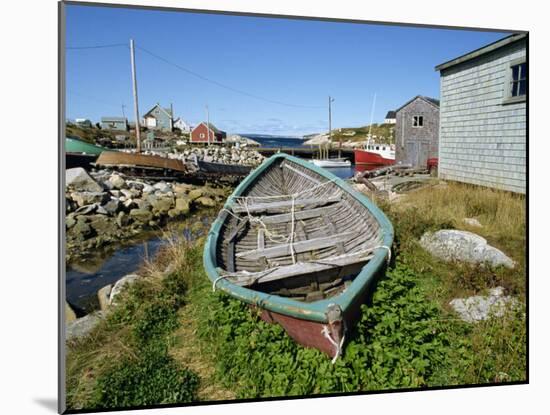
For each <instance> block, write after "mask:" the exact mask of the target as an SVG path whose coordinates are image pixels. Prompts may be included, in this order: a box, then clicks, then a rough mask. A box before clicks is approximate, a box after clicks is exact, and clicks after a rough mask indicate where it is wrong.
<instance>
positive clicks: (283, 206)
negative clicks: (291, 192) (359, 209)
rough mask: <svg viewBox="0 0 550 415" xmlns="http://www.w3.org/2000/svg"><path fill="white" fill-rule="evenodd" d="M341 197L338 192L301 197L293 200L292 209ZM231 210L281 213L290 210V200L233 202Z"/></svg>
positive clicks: (312, 206) (236, 211)
mask: <svg viewBox="0 0 550 415" xmlns="http://www.w3.org/2000/svg"><path fill="white" fill-rule="evenodd" d="M341 198H342V195H341V193H338V194H336V195H334V196H330V197H327V198H324V199H319V198H303V199H295V200H294V209H295V210H299V209H304V208H314V207H318V206H326V205H328V204H331V203H335V202H339V201H340V200H341ZM231 210H232V211H233V212H234V213H247V212H250V213H258V212H267V213H282V212H290V211H291V210H292V200H281V201H271V202H260V203H248V204H247V205H246V206H242V205H240V204H235V205H233V206H232V207H231Z"/></svg>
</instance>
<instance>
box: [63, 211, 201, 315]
mask: <svg viewBox="0 0 550 415" xmlns="http://www.w3.org/2000/svg"><path fill="white" fill-rule="evenodd" d="M196 219H197V221H200V222H202V225H203V226H202V228H201V229H200V230H198V231H195V232H193V231H191V229H190V226H192V225H193V224H194V222H193V221H188V225H187V222H186V226H184V227H181V228H178V229H177V230H174V231H173V232H174V233H176V234H180V235H183V237H185V238H186V239H187V240H192V239H194V238H197V237H199V236H201V235H204V234H205V233H206V232H207V231H208V228H209V227H210V222H211V218H209V217H206V216H202V217H200V216H197V218H196ZM195 222H196V221H195ZM176 236H177V235H176ZM167 243H168V239H167V238H166V236H165V235H162V234H161V232H149V233H147V234H145V235H142V236H141V238H140V239H139V240H137V239H136V240H134V241H129V242H125V243H124V244H123V245H121V246H120V247H118V248H115V249H114V250H113V249H109V250H99V251H98V252H97V253H96V255H94V256H93V257H90V258H86V259H85V260H80V261H75V262H72V263H69V264H67V265H66V297H67V300H68V301H69V303H70V304H71V305H73V306H75V307H76V308H77V309H79V310H80V311H81V312H83V313H89V312H91V311H94V310H95V309H97V308H98V306H99V303H98V300H97V291H98V290H99V289H100V288H103V287H105V286H106V285H108V284H114V283H115V282H116V281H118V280H119V279H120V278H122V277H124V276H125V275H127V274H131V273H133V272H136V271H137V270H138V269H139V268H140V267H141V266H142V265H143V263H144V261H146V260H149V259H152V258H154V256H155V255H156V254H157V252H158V251H159V249H160V248H161V247H162V246H164V245H166V244H167Z"/></svg>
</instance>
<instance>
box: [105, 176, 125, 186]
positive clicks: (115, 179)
mask: <svg viewBox="0 0 550 415" xmlns="http://www.w3.org/2000/svg"><path fill="white" fill-rule="evenodd" d="M108 181H109V183H111V185H112V186H113V188H114V189H124V188H125V187H126V181H124V179H123V178H122V177H121V176H119V175H118V174H113V175H111V177H109V180H108Z"/></svg>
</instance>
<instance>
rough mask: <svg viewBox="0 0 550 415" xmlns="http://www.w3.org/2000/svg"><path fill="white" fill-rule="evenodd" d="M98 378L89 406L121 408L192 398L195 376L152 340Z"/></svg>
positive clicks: (186, 400)
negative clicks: (134, 356) (133, 356)
mask: <svg viewBox="0 0 550 415" xmlns="http://www.w3.org/2000/svg"><path fill="white" fill-rule="evenodd" d="M139 353H140V355H139V357H137V358H135V359H130V358H127V359H125V360H123V361H121V362H120V363H119V364H118V365H116V366H115V367H113V368H112V369H111V370H109V371H108V372H107V373H105V374H104V375H103V376H101V377H100V378H99V379H98V380H97V387H96V388H95V394H94V396H93V398H92V401H91V402H90V407H91V408H123V407H130V406H141V405H153V404H157V405H158V404H163V403H179V402H189V401H191V400H193V399H194V394H195V390H196V389H197V387H198V383H199V380H198V377H197V375H195V374H194V373H193V372H191V371H189V370H187V369H182V368H180V367H178V365H176V363H175V362H174V360H173V359H172V358H171V357H170V356H169V355H168V353H167V348H166V346H164V345H162V344H161V343H159V342H153V343H151V344H148V345H147V346H145V347H143V348H141V349H140V350H139Z"/></svg>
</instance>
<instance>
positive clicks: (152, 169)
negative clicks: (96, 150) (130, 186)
mask: <svg viewBox="0 0 550 415" xmlns="http://www.w3.org/2000/svg"><path fill="white" fill-rule="evenodd" d="M95 165H96V166H98V167H106V168H113V169H117V170H122V171H127V172H131V173H132V174H133V175H141V176H155V177H159V176H160V177H166V178H169V177H173V178H175V177H181V176H184V175H186V174H187V173H189V168H188V167H187V166H186V164H185V163H184V162H183V161H181V160H178V159H171V158H168V157H161V156H154V155H150V154H140V153H125V152H122V151H104V152H102V153H101V154H100V155H99V157H98V158H97V160H96V162H95Z"/></svg>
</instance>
